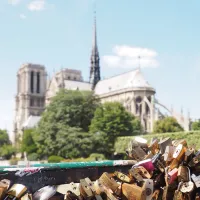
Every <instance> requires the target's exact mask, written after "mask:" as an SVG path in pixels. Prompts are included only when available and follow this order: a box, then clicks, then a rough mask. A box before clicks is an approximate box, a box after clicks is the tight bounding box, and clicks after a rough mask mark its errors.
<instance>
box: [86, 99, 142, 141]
mask: <svg viewBox="0 0 200 200" xmlns="http://www.w3.org/2000/svg"><path fill="white" fill-rule="evenodd" d="M140 128H141V127H140V122H139V120H137V119H136V118H135V117H134V116H133V115H131V114H130V113H129V112H127V111H126V110H125V108H124V107H123V105H122V104H121V103H119V102H106V103H104V104H102V105H101V106H99V107H98V108H97V109H96V111H95V115H94V118H93V119H92V123H91V125H90V131H91V132H93V133H95V132H99V131H100V132H104V133H107V134H108V135H110V136H111V137H117V136H130V135H133V134H134V132H137V131H138V129H139V130H140Z"/></svg>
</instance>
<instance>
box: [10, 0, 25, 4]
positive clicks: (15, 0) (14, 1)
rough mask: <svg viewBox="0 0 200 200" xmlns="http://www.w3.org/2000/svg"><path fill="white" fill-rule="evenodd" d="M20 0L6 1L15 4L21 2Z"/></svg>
mask: <svg viewBox="0 0 200 200" xmlns="http://www.w3.org/2000/svg"><path fill="white" fill-rule="evenodd" d="M21 1H22V0H8V3H9V4H12V5H17V4H19V3H21Z"/></svg>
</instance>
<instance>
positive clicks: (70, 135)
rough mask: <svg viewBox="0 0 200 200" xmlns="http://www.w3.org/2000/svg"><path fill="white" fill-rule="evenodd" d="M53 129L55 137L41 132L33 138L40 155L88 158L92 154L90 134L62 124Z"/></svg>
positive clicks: (92, 145) (50, 133)
mask: <svg viewBox="0 0 200 200" xmlns="http://www.w3.org/2000/svg"><path fill="white" fill-rule="evenodd" d="M55 129H57V132H56V134H55V135H54V133H53V132H45V131H44V132H43V131H42V132H39V134H38V135H37V137H36V138H35V140H36V141H37V145H38V148H39V154H40V155H42V156H51V155H58V156H61V157H63V158H79V157H88V156H89V155H90V154H91V153H92V152H93V148H94V144H93V140H92V135H91V134H90V133H86V132H82V130H81V129H80V128H75V127H69V126H63V125H62V124H57V125H56V128H55ZM38 130H39V129H38Z"/></svg>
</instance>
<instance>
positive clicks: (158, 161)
mask: <svg viewBox="0 0 200 200" xmlns="http://www.w3.org/2000/svg"><path fill="white" fill-rule="evenodd" d="M161 156H162V154H161V153H158V154H156V155H154V157H153V158H152V159H151V161H152V163H153V165H154V166H155V167H156V168H157V169H159V170H160V171H161V172H164V171H165V166H164V164H163V163H162V161H161Z"/></svg>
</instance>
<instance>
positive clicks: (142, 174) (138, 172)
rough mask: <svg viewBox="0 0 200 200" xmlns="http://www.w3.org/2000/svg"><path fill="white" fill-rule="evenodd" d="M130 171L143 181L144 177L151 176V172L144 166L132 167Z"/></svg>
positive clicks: (148, 177)
mask: <svg viewBox="0 0 200 200" xmlns="http://www.w3.org/2000/svg"><path fill="white" fill-rule="evenodd" d="M129 173H130V174H131V176H133V177H134V178H135V179H136V180H138V181H143V179H144V178H147V179H150V178H151V175H150V173H149V172H148V171H147V170H146V169H145V168H144V167H142V166H139V167H135V168H132V169H130V170H129Z"/></svg>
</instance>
